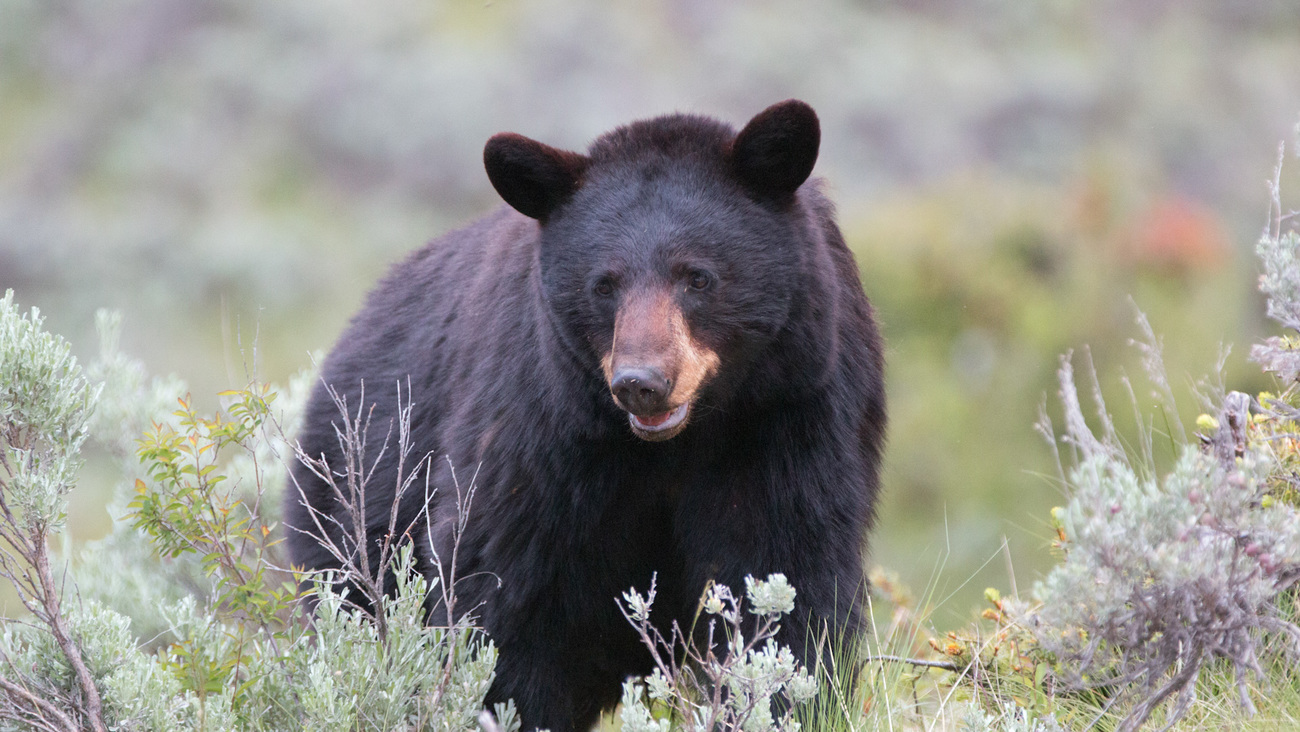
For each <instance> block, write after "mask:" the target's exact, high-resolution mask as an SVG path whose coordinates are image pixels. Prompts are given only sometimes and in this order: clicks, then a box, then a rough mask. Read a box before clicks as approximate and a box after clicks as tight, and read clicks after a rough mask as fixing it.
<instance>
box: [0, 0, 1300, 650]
mask: <svg viewBox="0 0 1300 732" xmlns="http://www.w3.org/2000/svg"><path fill="white" fill-rule="evenodd" d="M789 97H798V98H801V99H804V100H806V101H808V102H809V103H811V104H812V105H813V106H814V108H816V109H817V111H818V113H819V114H820V116H821V119H822V125H823V142H822V153H821V158H820V160H819V162H818V165H817V170H816V174H818V175H820V176H823V177H825V178H826V179H827V180H828V181H829V183H830V191H831V194H832V196H833V198H834V199H835V200H836V201H837V203H838V205H839V209H840V221H841V225H842V227H843V229H844V231H845V234H846V236H847V239H848V241H849V243H850V245H851V246H852V248H853V249H854V252H855V254H856V256H857V260H858V263H859V265H860V267H861V271H862V278H863V282H864V285H865V287H866V290H867V293H868V295H869V296H870V297H871V298H872V300H873V302H874V303H875V305H876V307H877V309H878V311H879V317H880V320H881V321H882V324H883V329H884V332H885V334H886V337H887V339H888V343H889V352H888V360H889V374H888V378H889V390H890V399H891V410H892V423H891V438H890V446H889V451H888V455H887V467H886V479H885V480H886V485H885V488H886V493H885V499H884V503H883V506H882V508H881V512H880V528H879V530H878V532H877V533H876V534H875V535H874V537H873V540H872V556H873V560H874V561H875V562H878V563H880V564H882V565H884V566H886V567H888V568H890V569H892V570H895V571H897V572H898V573H900V575H901V576H902V578H903V579H904V580H905V581H906V582H907V583H908V584H910V585H912V586H913V587H914V588H916V589H918V590H920V589H922V588H925V587H930V588H931V589H932V592H933V595H934V598H935V599H936V600H947V602H945V603H944V605H943V609H941V611H940V615H939V616H938V619H939V620H940V624H942V623H943V620H944V618H945V617H949V618H953V619H958V618H964V617H967V616H968V614H969V610H970V609H971V607H973V606H974V605H976V604H977V602H978V597H979V595H980V592H981V591H982V589H983V587H984V586H986V585H997V586H1000V587H1003V588H1004V589H1005V588H1007V587H1009V586H1013V585H1015V584H1018V585H1019V588H1020V589H1021V590H1022V591H1023V590H1024V589H1026V588H1027V587H1028V586H1029V585H1030V584H1031V583H1032V581H1033V579H1034V578H1035V576H1036V574H1037V573H1038V572H1040V571H1041V570H1042V569H1043V568H1045V567H1046V566H1048V565H1049V563H1050V562H1051V561H1052V557H1051V552H1050V548H1049V545H1050V535H1051V530H1050V529H1049V528H1048V526H1047V515H1048V511H1049V509H1050V507H1051V506H1053V505H1056V504H1058V503H1060V502H1061V496H1060V494H1059V492H1058V487H1057V482H1056V481H1055V480H1054V475H1055V474H1056V468H1055V462H1054V459H1053V457H1052V452H1051V450H1050V448H1049V447H1048V445H1047V444H1046V442H1044V441H1043V439H1042V438H1041V437H1039V436H1038V435H1037V434H1036V433H1035V432H1034V430H1033V423H1034V421H1035V420H1036V419H1037V417H1038V413H1039V409H1040V406H1041V405H1043V404H1046V405H1047V409H1048V412H1049V413H1054V412H1055V407H1054V404H1053V402H1054V400H1055V398H1056V397H1055V390H1056V387H1055V371H1056V369H1057V368H1058V365H1059V358H1060V355H1061V354H1063V353H1065V352H1066V351H1068V350H1070V349H1083V348H1084V347H1085V346H1088V347H1090V348H1091V355H1092V359H1093V361H1094V362H1095V364H1096V367H1097V370H1098V372H1099V374H1100V378H1101V382H1102V384H1103V385H1104V386H1105V388H1106V391H1107V395H1108V397H1110V403H1111V406H1112V407H1113V408H1115V411H1116V412H1118V413H1119V414H1120V415H1121V416H1123V415H1125V414H1129V413H1131V412H1132V410H1131V409H1130V408H1129V407H1128V397H1127V396H1126V395H1125V392H1124V391H1123V390H1122V389H1121V385H1120V376H1121V374H1123V373H1128V374H1130V375H1131V376H1132V377H1133V381H1134V385H1135V394H1136V396H1137V401H1138V402H1139V406H1140V407H1141V408H1143V409H1145V408H1147V407H1149V406H1150V402H1152V400H1150V399H1149V391H1148V388H1147V387H1146V386H1145V385H1144V384H1143V383H1142V380H1141V379H1140V373H1141V369H1140V367H1138V366H1137V353H1136V352H1135V349H1134V348H1133V347H1132V346H1131V345H1129V343H1128V342H1129V339H1131V338H1134V337H1136V336H1138V335H1139V331H1138V329H1137V328H1136V327H1135V325H1134V316H1135V314H1136V309H1137V308H1140V309H1141V310H1142V311H1144V312H1146V313H1147V314H1148V316H1149V317H1150V319H1151V323H1152V326H1153V327H1154V329H1155V330H1156V332H1157V333H1159V334H1161V335H1162V336H1163V337H1164V343H1165V346H1166V357H1167V362H1168V364H1169V371H1170V375H1171V378H1172V379H1173V380H1174V381H1175V382H1176V383H1177V384H1178V385H1179V386H1180V387H1181V386H1184V385H1186V384H1189V383H1191V382H1192V381H1194V380H1195V379H1196V378H1197V377H1198V376H1199V375H1201V374H1211V373H1213V372H1214V370H1215V365H1216V363H1217V362H1218V360H1219V354H1220V351H1221V347H1222V346H1224V345H1227V344H1233V345H1235V346H1236V348H1235V349H1234V351H1233V353H1232V355H1231V356H1230V357H1229V358H1228V359H1227V361H1226V365H1225V369H1224V376H1223V381H1224V383H1226V385H1227V386H1228V388H1234V389H1241V390H1247V391H1258V390H1259V389H1263V388H1267V387H1268V386H1269V384H1268V382H1267V381H1266V380H1265V379H1264V378H1263V377H1262V376H1260V374H1259V370H1258V368H1256V367H1255V366H1254V365H1252V364H1249V363H1248V362H1247V361H1246V358H1245V353H1246V352H1247V350H1248V345H1249V343H1251V342H1252V341H1254V340H1256V339H1257V338H1258V337H1259V336H1260V335H1261V334H1263V333H1264V332H1265V331H1266V330H1267V328H1268V326H1267V325H1266V324H1265V322H1264V319H1263V315H1262V310H1263V307H1262V302H1261V300H1260V298H1259V297H1258V296H1257V294H1256V292H1255V288H1254V280H1255V275H1256V265H1255V262H1254V260H1253V258H1252V254H1251V253H1252V249H1253V245H1254V242H1255V241H1256V240H1257V238H1258V236H1259V233H1260V232H1261V230H1262V229H1263V227H1264V225H1265V222H1266V217H1267V211H1268V201H1269V195H1268V191H1267V186H1266V181H1267V180H1269V179H1271V178H1272V176H1273V173H1274V167H1275V164H1276V161H1277V146H1278V143H1279V141H1281V140H1283V139H1287V140H1290V139H1292V129H1293V127H1294V125H1295V124H1296V121H1297V114H1298V113H1300V8H1298V7H1297V5H1296V3H1295V2H1294V0H1252V1H1251V2H1234V3H1224V2H1219V1H1218V0H1041V1H1039V2H1023V1H1021V0H964V1H963V0H909V1H905V2H892V3H888V2H882V1H877V0H863V1H860V2H850V1H849V0H816V1H812V0H762V1H759V2H741V1H740V0H663V1H660V2H650V1H648V0H639V1H638V0H632V1H629V2H620V3H617V4H612V3H607V2H599V1H597V0H582V1H577V0H566V1H565V2H559V1H558V0H518V1H515V2H509V1H505V0H497V1H495V2H487V3H484V2H436V1H433V0H425V1H423V2H417V1H415V0H372V1H371V2H364V3H363V2H346V1H344V0H276V2H256V1H254V0H207V1H206V2H201V3H199V2H193V1H192V0H116V1H115V2H103V0H0V290H3V289H5V288H12V289H14V290H15V291H16V293H17V300H18V302H19V303H20V304H21V305H23V306H24V307H28V306H37V307H39V308H40V310H41V312H42V313H43V314H44V315H45V316H46V317H47V326H48V327H49V328H50V329H51V330H53V331H55V332H58V333H61V334H63V335H65V336H66V337H68V338H69V339H71V340H72V341H73V343H74V344H75V347H76V349H77V351H78V353H80V354H81V355H82V357H83V358H89V357H93V356H94V354H95V353H96V339H95V335H94V328H93V321H94V317H93V314H94V312H95V310H96V309H97V308H100V307H108V308H113V309H117V310H120V311H121V312H122V313H123V314H124V317H125V326H124V333H123V349H124V350H125V351H126V352H127V353H129V354H131V355H134V356H136V357H138V358H141V359H143V360H144V361H145V363H146V364H147V365H148V367H149V369H150V370H151V372H153V373H155V374H168V373H175V374H178V375H179V376H181V377H182V378H184V379H186V380H188V381H189V383H190V384H191V387H192V389H193V391H194V396H195V402H196V403H197V404H199V405H203V406H206V407H207V408H209V409H210V408H212V407H213V406H215V404H216V396H215V394H216V392H218V391H220V390H222V389H226V388H231V387H238V386H242V385H244V384H245V383H246V381H247V379H248V374H249V372H250V371H255V372H256V373H257V375H258V376H260V377H261V378H263V379H267V380H271V381H277V382H281V383H283V382H284V381H285V380H286V379H287V377H288V376H289V375H291V374H292V373H294V372H296V371H297V370H299V369H302V368H304V367H308V366H310V363H311V360H310V357H309V353H311V352H313V351H323V350H327V349H328V348H329V347H330V345H331V344H332V342H333V340H334V338H335V337H336V336H337V335H338V334H339V332H340V331H341V329H342V328H343V326H344V324H345V322H346V320H347V318H348V316H349V315H350V314H351V313H352V312H353V311H354V310H355V309H356V308H357V307H358V306H359V304H360V302H361V299H362V297H363V296H364V294H365V292H366V291H367V290H368V289H369V288H370V287H371V285H372V284H373V283H374V282H375V280H376V278H378V277H379V276H380V275H381V274H382V273H383V272H384V271H385V269H386V268H387V266H388V265H389V264H390V263H391V262H393V261H394V260H396V259H398V258H399V257H401V256H402V255H403V254H404V253H405V252H407V251H408V250H411V249H413V248H415V247H418V246H420V245H421V244H422V243H423V242H424V241H426V240H428V239H430V238H432V237H434V236H437V235H439V234H441V233H444V232H446V231H448V230H449V229H451V228H453V227H456V226H459V225H462V224H465V223H467V222H469V221H471V220H473V219H474V218H476V217H478V216H479V215H481V214H483V213H485V212H487V211H488V210H489V209H491V208H492V207H494V206H496V205H498V199H497V197H496V195H495V193H494V192H493V191H492V189H491V187H490V185H489V183H488V181H487V178H486V176H485V175H484V173H483V170H482V163H481V160H482V157H481V155H482V146H483V143H484V142H485V141H486V139H487V138H488V137H489V136H490V135H492V134H493V133H496V132H499V131H503V130H511V131H516V132H520V133H523V134H526V135H529V136H531V137H535V138H537V139H540V140H543V141H546V142H548V143H550V144H553V145H557V146H561V147H568V148H575V149H583V148H585V146H586V145H587V143H588V142H590V141H591V139H592V138H594V137H595V136H597V135H599V134H600V133H602V132H604V131H606V130H608V129H610V128H611V127H613V126H616V125H618V124H620V123H624V122H627V121H631V120H634V119H637V118H642V117H647V116H653V115H656V114H661V113H664V112H669V111H674V110H682V111H693V112H702V113H707V114H710V115H714V116H717V117H720V118H723V119H726V120H728V121H730V122H732V123H733V124H736V125H737V126H739V125H743V124H744V122H745V121H747V120H748V119H749V118H750V117H751V116H752V115H753V114H755V113H756V112H758V111H760V110H761V109H763V108H764V107H765V106H767V105H768V104H770V103H772V102H775V101H779V100H782V99H786V98H789ZM1297 169H1300V165H1296V164H1292V166H1291V168H1290V169H1289V171H1287V172H1285V175H1284V181H1283V190H1284V191H1285V190H1287V187H1288V186H1289V188H1290V190H1291V191H1295V190H1297V189H1300V181H1297ZM1288 179H1289V182H1288ZM1130 298H1131V300H1130ZM1188 394H1190V391H1189V392H1188ZM1183 404H1184V407H1185V410H1184V413H1183V414H1182V415H1181V418H1182V419H1183V420H1184V421H1185V422H1189V423H1190V421H1191V420H1192V419H1194V418H1195V416H1196V414H1197V412H1198V411H1199V409H1200V407H1199V405H1198V404H1197V402H1196V401H1195V400H1194V399H1192V398H1191V397H1190V396H1188V397H1186V398H1185V399H1184V400H1183ZM1129 422H1130V423H1131V422H1132V419H1130V420H1129ZM1129 426H1130V428H1131V424H1130V425H1129ZM1157 428H1158V429H1163V428H1162V427H1160V426H1157ZM97 465H99V463H97V462H96V461H95V460H92V461H91V463H90V465H89V467H88V472H87V478H86V480H85V481H84V485H83V486H82V487H81V488H79V489H78V492H76V493H74V495H73V531H74V534H75V535H76V536H77V537H79V538H82V539H85V538H92V537H95V536H98V535H101V534H103V533H104V532H105V531H107V529H108V526H109V519H108V516H107V514H106V512H105V511H104V508H103V503H104V501H105V500H106V497H107V496H108V495H109V490H108V488H107V487H106V484H107V482H109V481H110V480H111V478H109V477H102V476H99V475H98V474H97V473H96V467H97ZM101 472H102V471H101ZM1004 544H1005V549H1004V548H1003V547H1004ZM1012 571H1013V572H1014V580H1013V579H1012V578H1011V577H1010V576H1009V573H1010V572H1012ZM945 614H946V615H945Z"/></svg>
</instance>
